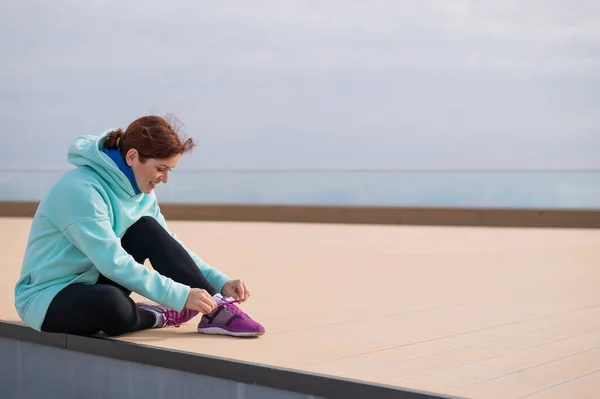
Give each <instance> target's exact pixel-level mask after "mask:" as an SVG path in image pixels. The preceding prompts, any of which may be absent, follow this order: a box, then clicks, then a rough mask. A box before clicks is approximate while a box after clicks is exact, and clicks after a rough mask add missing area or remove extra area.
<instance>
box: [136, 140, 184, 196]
mask: <svg viewBox="0 0 600 399" xmlns="http://www.w3.org/2000/svg"><path fill="white" fill-rule="evenodd" d="M180 157H181V154H176V155H174V156H172V157H171V158H167V159H156V158H149V159H146V162H145V163H144V162H141V161H140V157H139V154H138V152H137V151H136V150H134V149H131V150H129V151H128V152H127V155H126V156H125V161H126V162H127V164H128V165H129V166H131V169H133V175H134V176H135V181H136V183H137V185H138V187H139V189H140V190H141V191H142V192H143V193H146V194H150V193H151V192H152V190H154V188H155V187H156V186H157V185H158V184H159V183H165V184H166V183H167V182H168V181H169V172H171V170H172V169H173V168H174V167H175V166H176V165H177V162H179V158H180Z"/></svg>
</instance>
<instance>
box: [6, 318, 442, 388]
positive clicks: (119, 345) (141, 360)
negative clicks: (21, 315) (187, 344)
mask: <svg viewBox="0 0 600 399" xmlns="http://www.w3.org/2000/svg"><path fill="white" fill-rule="evenodd" d="M0 339H9V340H14V341H19V342H26V343H33V344H37V345H41V346H45V347H53V348H59V349H64V350H66V351H71V352H74V353H84V354H87V355H94V356H100V357H102V358H108V359H115V360H120V361H125V362H132V363H136V364H142V365H146V366H154V367H160V368H166V369H171V370H176V371H180V372H183V373H188V374H195V375H202V376H208V377H214V378H217V379H221V380H227V381H232V382H235V383H243V384H247V385H252V386H259V387H266V388H270V389H276V390H280V391H288V392H294V393H299V394H303V395H312V396H316V397H323V398H382V399H386V398H398V399H450V398H452V397H449V396H444V395H437V394H433V393H427V392H420V391H414V390H408V389H401V388H397V387H391V386H385V385H378V384H370V383H365V382H361V381H355V380H348V379H342V378H336V377H330V376H325V375H319V374H311V373H304V372H299V371H295V370H288V369H283V368H276V367H270V366H266V365H260V364H253V363H247V362H241V361H233V360H228V359H223V358H218V357H211V356H205V355H200V354H197V353H188V352H182V351H173V350H167V349H162V348H158V347H151V346H145V345H140V344H134V343H130V342H123V341H118V340H113V339H105V338H95V337H81V336H73V335H67V334H48V333H41V332H37V331H34V330H32V329H31V328H29V327H27V326H25V325H23V324H19V323H14V322H7V321H0ZM28 356H31V354H28ZM2 358H3V359H9V357H8V356H2ZM2 366H3V368H6V365H2ZM37 369H39V368H37ZM48 372H52V370H49V371H48ZM198 389H201V388H200V387H199V388H198ZM269 396H270V397H271V395H269Z"/></svg>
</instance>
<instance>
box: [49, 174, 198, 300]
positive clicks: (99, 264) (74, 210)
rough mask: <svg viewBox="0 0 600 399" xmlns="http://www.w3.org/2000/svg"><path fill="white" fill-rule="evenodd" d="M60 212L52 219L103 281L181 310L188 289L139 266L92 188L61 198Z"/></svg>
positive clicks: (72, 191) (84, 187) (75, 189)
mask: <svg viewBox="0 0 600 399" xmlns="http://www.w3.org/2000/svg"><path fill="white" fill-rule="evenodd" d="M58 195H60V196H61V197H62V198H61V205H62V206H60V207H57V208H60V209H56V211H55V212H53V214H52V215H51V218H52V219H53V223H55V225H57V226H58V227H59V228H60V229H61V230H62V232H63V234H64V235H65V237H67V239H69V241H70V242H71V243H73V245H74V246H76V247H77V248H78V249H79V250H80V251H81V252H83V253H84V254H85V255H86V256H87V257H88V258H89V259H90V261H91V263H92V264H93V265H94V266H95V267H96V268H97V269H98V271H99V272H100V273H102V274H103V275H104V276H105V277H107V278H109V279H111V280H113V281H114V282H116V283H118V284H120V285H122V286H123V287H125V288H127V289H129V290H131V291H133V292H136V293H138V294H140V295H142V296H144V297H146V298H148V299H150V300H153V301H155V302H158V303H160V304H163V305H165V306H168V307H171V308H173V309H175V310H181V309H183V307H184V305H185V302H186V300H187V297H188V295H189V290H190V287H188V286H186V285H184V284H180V283H178V282H175V281H173V280H172V279H170V278H168V277H165V276H163V275H161V274H159V273H158V272H156V271H154V270H150V269H148V268H147V267H146V266H144V265H142V264H139V263H138V262H136V261H135V259H134V258H133V257H132V256H131V255H130V254H128V253H127V252H126V251H125V250H124V249H123V247H122V246H121V241H120V239H119V238H118V237H117V236H116V234H115V233H114V231H113V230H112V225H111V222H110V216H109V212H108V205H107V203H106V201H105V200H104V198H103V196H102V195H101V194H100V192H99V191H98V189H96V188H95V187H94V186H93V185H81V184H80V185H78V186H72V187H69V190H63V191H62V192H61V193H60V194H58Z"/></svg>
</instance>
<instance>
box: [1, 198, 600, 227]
mask: <svg viewBox="0 0 600 399" xmlns="http://www.w3.org/2000/svg"><path fill="white" fill-rule="evenodd" d="M37 206H38V203H37V202H0V217H32V216H33V215H34V214H35V210H36V209H37ZM161 209H162V212H163V214H164V215H165V217H166V218H167V219H169V220H191V221H247V222H292V223H352V224H388V225H431V226H491V227H565V228H600V209H580V210H578V209H573V210H565V209H492V208H490V209H487V208H406V207H366V206H364V207H359V206H301V205H298V206H288V205H222V204H173V203H168V204H167V203H165V204H161Z"/></svg>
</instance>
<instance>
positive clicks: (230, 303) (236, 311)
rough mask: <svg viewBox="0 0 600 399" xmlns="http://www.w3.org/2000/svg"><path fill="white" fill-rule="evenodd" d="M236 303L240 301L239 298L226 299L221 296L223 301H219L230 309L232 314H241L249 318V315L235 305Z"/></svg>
mask: <svg viewBox="0 0 600 399" xmlns="http://www.w3.org/2000/svg"><path fill="white" fill-rule="evenodd" d="M236 303H240V301H239V299H232V300H228V299H226V298H223V302H221V304H222V305H223V306H224V307H225V308H226V309H228V310H230V311H231V312H232V313H234V314H238V315H240V316H243V317H245V318H247V319H249V318H250V317H249V316H248V315H247V314H246V313H244V312H243V311H242V309H240V308H238V307H237V306H235V304H236Z"/></svg>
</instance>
